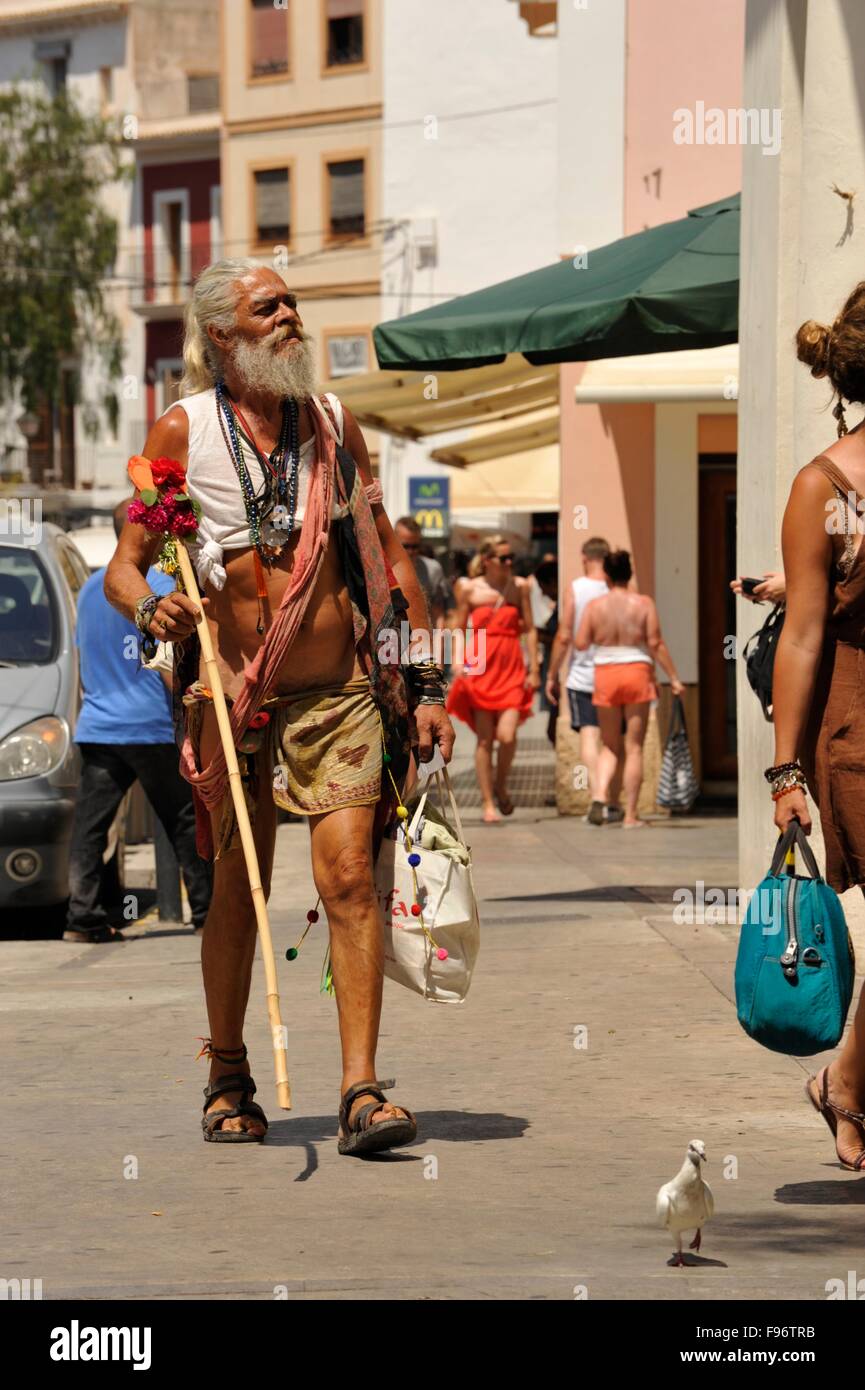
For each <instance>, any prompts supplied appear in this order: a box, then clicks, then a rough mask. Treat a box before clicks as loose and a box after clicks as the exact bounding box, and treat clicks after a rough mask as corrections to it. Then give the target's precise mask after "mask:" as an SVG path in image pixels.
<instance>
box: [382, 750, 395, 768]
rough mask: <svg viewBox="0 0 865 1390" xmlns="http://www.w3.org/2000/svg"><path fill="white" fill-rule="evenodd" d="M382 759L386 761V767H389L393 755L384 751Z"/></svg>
mask: <svg viewBox="0 0 865 1390" xmlns="http://www.w3.org/2000/svg"><path fill="white" fill-rule="evenodd" d="M381 760H382V762H383V763H384V765H385V767H388V766H389V765H390V763H392V762H393V758H392V757H391V755H390V753H382V755H381Z"/></svg>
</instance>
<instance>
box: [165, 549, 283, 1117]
mask: <svg viewBox="0 0 865 1390" xmlns="http://www.w3.org/2000/svg"><path fill="white" fill-rule="evenodd" d="M177 561H178V564H179V566H180V573H181V574H182V576H183V587H184V589H185V590H186V592H187V594H188V596H189V598H191V599H192V602H193V603H196V604H198V605H199V607H200V605H201V595H200V594H199V592H198V584H197V583H196V580H195V573H194V571H193V568H192V563H191V561H190V559H189V552H188V551H187V549H186V546H185V545H184V544H183V542H182V541H181V540H178V541H177ZM201 614H202V618H201V622H200V623H199V624H198V635H199V639H200V641H201V650H202V652H203V654H204V665H205V668H206V670H207V681H208V685H209V687H210V689H211V690H212V691H213V708H214V710H215V711H216V722H217V725H218V727H219V737H220V739H221V741H222V751H223V752H224V754H225V761H226V763H227V765H228V784H229V786H230V788H231V798H232V801H233V802H234V811H235V815H236V816H237V827H238V829H239V831H240V841H241V844H242V845H243V857H244V859H245V860H246V872H247V874H248V876H249V887H250V891H251V893H252V901H253V905H254V907H255V920H256V923H257V926H258V939H259V942H260V943H261V958H262V960H263V962H264V975H265V979H266V981H267V1016H268V1018H269V1020H270V1031H271V1037H272V1039H273V1065H274V1071H275V1073H276V1095H277V1100H278V1102H279V1105H280V1107H281V1108H282V1109H283V1110H290V1109H291V1086H290V1085H289V1080H288V1062H287V1057H286V1047H285V1043H286V1035H285V1029H284V1027H283V1025H282V1020H281V1018H280V1015H279V989H278V986H277V979H276V962H275V960H274V956H273V940H272V938H271V935H270V919H269V918H268V915H267V903H266V901H265V897H264V889H263V888H262V886H261V875H260V874H259V870H258V855H257V854H256V851H255V841H254V840H253V838H252V826H251V825H250V822H249V811H248V810H247V807H246V798H245V797H244V795H243V784H242V782H241V778H240V767H239V765H238V761H237V749H236V748H235V746H234V739H233V737H232V734H231V724H230V722H229V715H228V705H227V704H226V703H225V691H224V690H223V688H222V677H221V675H220V673H219V666H218V665H217V662H216V655H215V653H214V650H213V642H212V641H211V637H210V628H209V627H208V625H207V618H206V617H205V616H204V609H203V608H202V609H201Z"/></svg>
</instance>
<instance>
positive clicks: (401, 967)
mask: <svg viewBox="0 0 865 1390" xmlns="http://www.w3.org/2000/svg"><path fill="white" fill-rule="evenodd" d="M434 779H435V783H436V787H437V789H438V793H439V798H440V799H441V798H442V790H443V789H444V790H445V791H446V792H447V796H448V801H449V809H450V812H451V815H452V817H453V824H451V823H450V822H449V821H448V820H447V818H446V815H445V812H444V810H442V812H441V813H440V815H439V816H437V817H436V821H435V822H433V821H432V820H431V822H430V823H431V829H433V830H434V828H435V824H436V823H441V822H444V825H445V828H446V832H449V835H450V836H452V837H453V840H454V841H455V842H456V846H457V848H456V851H451V852H446V851H444V850H439V849H435V848H430V849H427V848H424V846H423V845H422V844H421V843H420V838H419V836H418V828H419V826H420V825H421V822H422V818H423V816H424V811H425V808H426V803H427V796H428V792H424V794H423V796H422V797H421V798H420V801H419V802H418V805H417V807H416V809H415V811H414V814H413V816H412V819H411V822H410V823H409V838H410V840H411V842H412V847H413V849H414V850H415V851H416V852H417V853H418V854H419V855H420V864H418V866H417V869H416V874H417V882H418V893H419V902H420V905H421V907H422V908H423V920H424V923H425V925H426V928H427V931H428V932H429V934H430V936H432V938H433V940H434V941H435V946H433V945H432V943H431V942H430V941H429V939H428V937H427V936H426V933H425V932H424V930H423V927H422V926H421V924H420V921H419V920H418V918H417V917H415V916H413V915H412V911H411V907H412V903H413V902H414V901H415V894H414V884H413V881H412V871H411V865H410V864H409V862H408V854H409V849H408V846H407V844H406V840H405V837H404V836H403V835H402V833H401V832H398V837H397V839H395V840H393V839H385V840H383V841H382V844H381V849H380V850H379V855H378V859H377V861H376V869H375V883H376V892H377V894H378V900H379V906H380V908H381V913H382V919H383V921H384V973H385V975H387V976H388V978H389V979H391V980H395V981H396V982H397V984H400V985H405V986H406V987H407V988H408V989H412V990H415V991H416V993H418V994H421V995H423V997H424V999H431V1000H433V1001H434V1002H436V1003H439V1004H462V1003H463V1001H464V1000H465V997H466V995H467V993H468V989H469V985H470V984H471V979H472V971H473V970H474V966H475V961H476V959H477V954H478V950H479V948H480V921H479V919H478V909H477V901H476V898H475V890H474V884H473V882H472V870H471V855H470V852H469V849H468V846H467V845H466V843H465V836H464V835H463V829H462V824H461V823H460V818H459V811H458V810H457V805H456V801H455V800H454V795H453V791H452V789H451V784H450V778H449V777H448V774H447V771H446V770H444V769H442V771H441V772H436V773H434ZM427 838H429V837H427ZM445 838H447V835H446V837H445ZM461 858H462V859H464V860H465V862H464V863H461V862H460V859H461ZM437 948H438V949H440V950H445V951H447V957H446V959H445V960H440V959H439V958H438V955H437Z"/></svg>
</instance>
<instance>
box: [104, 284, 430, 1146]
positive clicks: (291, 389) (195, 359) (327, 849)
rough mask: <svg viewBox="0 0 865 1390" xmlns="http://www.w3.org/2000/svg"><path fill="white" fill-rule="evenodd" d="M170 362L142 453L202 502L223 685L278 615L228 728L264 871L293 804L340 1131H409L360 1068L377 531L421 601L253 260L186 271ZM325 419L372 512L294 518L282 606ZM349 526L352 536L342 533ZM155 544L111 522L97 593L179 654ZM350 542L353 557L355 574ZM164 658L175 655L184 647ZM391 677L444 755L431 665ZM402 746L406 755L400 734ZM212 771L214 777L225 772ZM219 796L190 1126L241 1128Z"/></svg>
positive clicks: (373, 938) (249, 1107)
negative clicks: (325, 943)
mask: <svg viewBox="0 0 865 1390" xmlns="http://www.w3.org/2000/svg"><path fill="white" fill-rule="evenodd" d="M184 366H185V374H184V389H185V391H186V395H185V397H184V399H183V400H182V401H181V403H180V404H179V405H177V406H174V407H172V408H171V409H170V410H168V411H167V412H166V413H165V414H164V415H163V416H162V417H161V418H160V419H159V420H158V421H157V422H156V424H155V425H154V426H153V428H152V430H151V431H150V434H149V435H148V439H147V443H146V445H145V448H144V454H145V456H146V457H147V458H148V459H151V460H152V459H156V458H160V457H164V458H168V459H173V460H177V461H178V462H179V463H180V464H181V465H182V466H183V467H184V468H185V470H186V481H187V487H188V490H189V492H190V495H191V496H192V497H193V499H195V500H196V501H197V502H198V503H199V504H200V506H201V510H202V515H201V522H200V527H199V538H198V539H199V544H198V546H197V547H196V548H195V561H196V565H197V568H198V573H199V577H200V579H201V583H202V598H203V603H204V612H205V619H206V620H207V622H208V624H209V626H210V629H211V634H212V637H213V641H214V646H215V650H216V656H217V662H218V665H219V669H220V674H221V676H222V681H223V685H224V687H225V692H226V696H227V698H228V699H229V700H235V699H238V698H239V697H240V698H244V691H245V689H246V686H245V682H246V675H245V673H246V671H247V669H248V668H249V666H250V664H251V663H252V661H253V660H254V659H255V658H256V656H257V654H258V652H259V650H260V648H261V646H262V644H263V643H264V642H265V638H266V636H267V633H268V632H269V631H270V630H271V629H273V631H274V636H275V637H276V636H278V635H279V634H282V633H289V632H290V633H291V636H290V639H289V645H288V646H287V648H285V653H284V655H282V656H278V657H276V658H274V661H275V662H276V663H277V664H278V670H277V671H276V675H275V678H274V679H273V681H272V683H269V688H268V690H267V692H260V693H261V695H262V698H265V697H266V698H267V700H268V704H269V708H270V709H271V711H272V714H271V715H270V717H269V718H270V722H269V723H267V724H265V725H263V726H262V730H263V732H261V733H260V734H259V733H257V732H256V731H255V730H253V729H252V726H249V727H248V728H247V729H246V732H245V733H244V735H243V737H242V740H241V742H240V743H239V750H240V752H241V753H242V754H244V756H245V757H246V759H247V762H246V766H247V769H248V771H249V774H250V778H251V780H250V781H249V782H248V783H247V786H248V790H249V795H250V797H251V798H252V799H253V801H254V807H253V825H254V835H255V842H256V850H257V854H258V861H259V866H260V870H261V878H262V882H263V883H264V885H265V891H266V892H267V891H269V889H268V885H269V880H270V870H271V865H272V863H273V854H274V844H275V830H276V813H275V804H278V805H280V806H286V807H289V808H290V809H292V810H294V811H296V812H298V813H299V814H301V815H303V816H305V817H306V819H307V820H308V823H309V826H310V832H311V844H312V864H313V876H314V879H315V884H316V888H317V889H318V891H319V893H320V896H321V900H322V902H323V904H324V909H325V913H326V916H327V923H328V927H329V930H330V945H331V960H332V968H333V979H334V983H335V987H336V997H337V1004H338V1014H339V1028H340V1038H341V1043H342V1056H343V1074H342V1084H341V1086H340V1092H339V1094H340V1102H341V1103H340V1107H339V1109H340V1116H339V1151H340V1152H341V1153H349V1154H362V1153H364V1152H367V1151H369V1150H374V1149H384V1148H390V1147H393V1146H395V1145H398V1144H404V1143H408V1142H410V1141H411V1140H412V1139H413V1138H414V1137H415V1134H416V1128H417V1127H416V1123H415V1120H414V1117H413V1116H412V1114H411V1112H410V1111H409V1110H408V1109H407V1107H405V1106H402V1107H400V1106H393V1105H391V1104H390V1103H389V1102H388V1101H387V1100H386V1099H385V1097H384V1095H383V1089H384V1086H383V1084H382V1083H380V1082H376V1081H375V1077H376V1062H375V1053H376V1046H377V1042H378V1031H379V1019H380V1013H381V996H382V973H383V950H384V940H383V928H382V921H381V916H380V909H379V905H378V901H377V897H376V891H375V884H374V879H373V820H374V815H375V811H376V807H377V805H378V803H379V802H380V801H381V799H382V795H383V791H382V786H383V782H382V778H383V775H384V772H385V768H386V767H387V766H388V765H389V763H390V762H391V761H393V762H397V759H396V758H393V759H391V758H390V756H389V758H388V762H387V763H385V761H384V759H383V756H382V739H383V733H382V730H383V727H384V726H383V723H382V721H381V720H380V719H379V706H377V705H376V704H375V703H374V702H373V698H372V694H371V692H370V677H369V675H368V674H367V672H368V671H369V668H370V657H369V637H368V635H364V636H363V637H361V638H360V639H359V640H358V636H357V634H358V632H359V631H360V628H361V627H362V626H363V623H362V620H361V619H360V617H359V608H358V603H357V599H356V594H357V592H358V584H359V583H360V584H361V585H363V586H366V585H367V584H369V583H371V582H373V581H374V583H375V585H376V594H377V595H378V597H376V603H377V605H378V607H379V609H380V608H381V605H382V599H381V596H380V594H381V590H382V586H383V590H384V593H385V594H387V592H388V590H389V589H390V591H391V592H393V591H392V584H391V580H390V578H389V575H388V573H387V571H386V567H385V565H384V563H383V561H382V557H381V555H379V553H378V551H377V549H376V542H378V543H380V545H381V550H382V552H383V555H384V559H385V560H386V561H387V564H389V565H390V568H391V571H392V573H393V575H394V576H395V579H396V583H397V585H398V586H399V588H400V589H401V591H402V594H403V596H404V598H405V600H406V603H407V608H408V618H409V622H410V625H411V628H412V629H413V630H415V631H417V629H422V630H426V631H427V632H428V631H429V617H428V613H427V608H426V603H425V600H424V597H423V593H422V591H421V589H420V586H419V584H418V582H417V579H416V577H415V572H414V567H413V565H412V562H411V560H410V559H409V558H408V556H407V555H406V553H405V551H404V550H403V549H402V547H401V545H400V544H399V542H398V540H397V539H396V537H395V536H394V533H393V529H392V527H391V524H390V522H389V520H388V518H387V516H386V514H385V512H384V509H383V507H382V506H381V501H380V499H381V490H380V488H379V489H378V491H377V492H376V487H375V484H374V482H373V479H372V473H371V469H370V463H369V455H368V453H367V449H366V444H365V442H364V439H363V435H362V434H361V432H360V429H359V427H358V425H357V422H356V421H355V420H354V419H353V417H352V416H351V414H350V413H349V412H348V411H347V410H346V411H343V410H342V408H341V406H340V404H339V402H338V401H337V400H336V398H335V397H331V398H330V400H329V406H330V410H329V412H328V410H327V409H326V408H325V406H324V405H323V404H322V403H321V401H319V400H318V399H317V398H316V396H315V394H314V392H315V370H314V357H313V348H312V343H311V340H310V339H309V338H308V337H307V335H306V334H305V332H304V329H303V323H302V321H301V318H300V315H299V313H298V310H297V302H296V299H295V297H294V295H293V294H291V293H290V292H289V290H288V289H287V287H286V285H285V282H284V281H283V280H282V278H281V277H280V276H279V275H278V274H276V272H275V271H273V270H271V269H269V268H267V267H265V266H261V265H259V264H258V263H257V262H255V261H224V262H219V263H217V264H216V265H213V266H210V267H208V268H207V270H205V271H204V272H202V274H201V275H200V276H199V278H198V280H197V282H196V285H195V288H194V291H193V296H192V301H191V304H190V306H189V308H188V310H187V316H186V338H185V343H184ZM325 429H326V430H327V431H329V433H330V435H332V436H335V437H336V440H337V442H338V444H339V445H341V446H343V447H344V449H345V451H346V452H347V453H348V454H350V455H351V459H352V460H353V461H354V466H355V467H356V470H357V474H358V475H359V478H358V482H359V483H361V484H362V486H363V489H364V491H365V492H366V495H367V498H368V499H369V502H370V504H371V507H372V520H373V522H374V529H371V528H370V527H369V520H368V517H369V514H368V512H366V511H364V510H363V509H361V510H360V511H358V512H357V513H356V514H355V517H356V519H357V518H359V519H360V522H361V524H362V527H363V528H364V530H363V535H362V537H361V539H360V540H358V533H357V529H356V526H355V527H354V528H353V529H346V528H345V527H342V526H341V525H340V524H338V523H337V522H336V519H337V518H339V516H340V515H341V513H340V510H339V508H338V507H337V508H336V510H335V511H334V510H332V512H331V523H330V524H329V526H328V527H327V529H326V531H325V528H324V527H321V528H320V529H319V528H318V527H316V529H315V531H314V532H313V530H312V528H311V527H307V529H306V533H305V536H304V545H305V546H306V547H307V552H306V553H312V552H313V550H315V547H316V545H317V544H318V542H317V541H316V540H315V538H316V537H318V536H321V535H322V534H326V535H327V544H326V547H325V548H324V550H323V552H322V553H321V559H320V561H318V562H317V564H318V568H313V567H312V566H311V565H307V566H306V567H305V568H304V569H299V570H298V574H297V576H294V579H295V584H294V587H293V589H292V598H291V599H290V600H287V604H286V607H285V608H284V610H282V611H281V605H282V600H283V596H284V595H285V594H286V590H287V589H288V588H289V586H290V585H292V581H293V568H294V558H295V553H296V551H297V548H298V540H299V538H300V535H301V522H302V520H303V517H304V514H305V509H306V507H307V506H308V505H312V506H313V511H314V514H315V515H316V517H318V512H319V511H321V509H322V506H323V500H324V498H325V497H326V495H327V488H328V487H331V486H332V487H333V489H334V496H335V495H336V472H335V473H334V478H333V480H332V482H330V483H325V481H324V474H323V471H322V470H323V467H324V464H323V462H322V456H321V455H315V453H314V451H315V450H316V444H315V441H316V440H323V439H325ZM322 447H323V446H322ZM328 452H329V446H328ZM334 467H335V469H338V468H339V467H340V465H339V463H338V462H337V463H336V464H335V465H334ZM340 476H341V475H340ZM355 495H356V494H355ZM311 499H313V500H312V501H311ZM355 505H357V504H355ZM344 511H345V507H343V512H344ZM352 537H354V540H355V542H356V547H355V550H354V551H351V550H350V548H349V547H350V545H351V543H352ZM357 546H359V550H358V549H357ZM155 549H156V543H155V542H153V541H152V540H151V539H150V538H149V537H148V536H147V534H146V532H145V531H144V529H143V527H140V526H132V525H129V524H127V525H126V527H125V528H124V531H123V534H122V536H121V539H120V542H119V545H118V549H117V552H116V554H115V557H114V559H113V561H112V563H111V565H110V566H109V569H108V573H107V576H106V582H105V589H106V594H107V596H108V598H109V600H110V601H111V602H112V603H113V604H114V606H115V607H116V608H118V609H119V610H120V611H121V612H123V613H126V614H127V615H128V616H129V617H131V618H133V619H135V618H136V613H138V615H139V625H140V626H141V630H142V631H146V632H147V633H148V634H149V635H150V636H152V637H154V638H156V639H160V640H164V641H172V642H173V643H174V644H175V656H176V657H177V650H178V644H180V646H181V648H182V643H183V639H184V638H188V637H189V636H190V634H191V633H192V632H193V631H194V628H195V623H196V619H197V618H198V617H199V615H198V613H197V611H196V609H195V607H194V605H193V604H192V602H191V601H190V600H189V599H188V598H187V597H186V596H185V595H184V594H181V593H174V594H172V595H170V596H168V597H166V598H162V599H160V600H159V602H158V603H157V604H156V605H155V608H153V609H152V610H151V608H150V607H148V604H149V603H150V602H151V600H150V597H149V591H148V585H147V581H146V578H145V576H146V573H147V569H148V566H149V564H150V563H151V562H152V559H153V556H154V551H155ZM315 553H318V552H317V551H315ZM346 555H349V556H352V557H353V558H352V559H351V565H352V566H353V568H352V571H351V574H350V576H349V578H350V579H351V583H352V586H353V587H352V588H351V589H350V588H349V583H348V580H347V571H346V561H345V556H346ZM358 555H360V557H361V558H362V557H363V556H364V555H366V556H367V557H368V559H369V563H370V564H371V565H372V568H373V570H374V571H375V573H374V575H372V577H371V575H370V572H368V571H367V570H363V573H362V575H361V576H360V578H358V573H357V563H356V562H357V556H358ZM305 576H312V578H310V579H306V578H305ZM301 599H302V603H301ZM277 614H280V622H279V624H278V625H275V616H276V615H277ZM287 617H290V621H289V622H286V618H287ZM281 640H282V639H281ZM365 642H366V643H367V646H366V647H365V648H364V645H363V644H364V643H365ZM283 648H284V643H283V644H282V645H281V644H279V643H277V642H272V643H271V645H270V648H269V650H270V651H271V652H274V651H275V652H280V653H281V652H283ZM431 650H432V647H431V643H430V645H429V646H428V647H427V651H428V652H429V651H431ZM391 659H392V658H391ZM179 660H180V663H181V666H180V668H179V669H182V667H183V657H182V651H181V656H180V658H179ZM184 674H185V673H184ZM196 676H198V680H195V677H196ZM409 677H411V679H409ZM191 682H192V683H191V684H189V685H188V686H186V691H185V694H186V699H185V700H184V705H185V706H186V719H187V723H186V734H187V743H186V746H187V747H188V746H189V745H190V744H191V746H192V750H193V754H194V756H195V760H196V767H195V771H196V774H197V775H201V774H202V773H206V769H208V768H209V767H210V765H211V763H212V762H213V754H214V749H216V748H217V747H218V731H217V726H216V720H215V715H214V710H213V706H212V698H211V696H210V691H209V689H208V688H207V686H208V682H207V672H206V670H205V669H204V668H203V666H202V668H201V669H200V670H199V671H197V672H192V673H191ZM407 684H408V685H410V686H411V687H412V689H413V690H414V696H413V698H412V700H411V705H412V707H413V714H414V719H415V723H416V728H417V737H418V750H419V756H420V758H421V760H426V759H428V758H429V757H430V756H431V755H432V752H433V749H434V746H436V745H438V747H439V748H440V749H441V751H442V754H443V757H444V759H445V761H446V762H447V761H449V759H450V756H451V751H452V747H453V729H452V727H451V724H450V720H449V719H448V716H447V714H446V713H445V710H444V689H443V679H442V676H441V674H440V673H439V672H437V671H435V670H431V669H428V668H427V667H424V668H418V669H415V670H411V669H409V670H408V672H407ZM184 685H185V680H184ZM259 745H260V746H259ZM400 756H401V757H403V758H404V757H405V746H404V744H403V745H401V748H400ZM241 765H242V766H243V760H241ZM216 786H217V795H218V794H220V792H219V788H221V782H219V781H218V780H217V783H216ZM384 786H387V782H386V781H385V783H384ZM400 790H401V789H400ZM225 809H227V810H228V811H229V812H230V809H231V808H230V802H226V801H223V803H222V805H221V806H219V807H218V808H217V809H215V810H213V811H212V812H211V816H210V822H209V823H208V822H207V821H202V825H203V828H204V830H205V831H207V830H208V829H209V830H210V833H211V837H212V841H213V843H214V845H215V846H216V847H217V849H218V852H217V855H216V861H215V872H214V886H213V899H212V905H211V910H210V913H209V914H208V917H207V921H206V923H205V927H204V935H203V941H202V968H203V973H204V986H205V994H206V998H207V1010H208V1017H209V1020H210V1027H211V1030H212V1038H211V1039H209V1040H208V1044H207V1047H206V1052H207V1055H208V1056H209V1057H210V1062H211V1071H210V1080H211V1085H210V1086H209V1087H208V1088H206V1090H205V1097H206V1103H205V1113H204V1117H203V1120H202V1127H203V1130H204V1138H205V1139H206V1140H208V1141H211V1142H253V1141H257V1140H261V1139H262V1138H263V1137H264V1133H265V1130H266V1128H267V1120H266V1118H265V1116H264V1113H263V1111H262V1110H261V1108H260V1107H259V1106H258V1105H256V1104H255V1103H254V1102H253V1101H252V1100H251V1096H252V1095H253V1094H254V1091H255V1087H254V1084H253V1083H252V1081H251V1078H250V1077H249V1066H248V1063H247V1061H246V1049H245V1046H244V1043H243V1023H244V1017H245V1012H246V1004H247V999H248V995H249V984H250V974H251V969H252V961H253V956H254V953H255V940H256V925H255V914H254V910H253V906H252V899H251V895H250V892H249V885H248V881H247V876H246V867H245V861H244V856H243V854H242V852H241V849H240V847H239V845H238V846H237V847H235V841H234V838H233V837H231V835H230V833H229V834H226V833H225V832H226V829H227V830H228V831H229V832H230V830H231V825H230V820H231V817H230V815H228V816H226V817H223V815H222V812H223V810H225ZM286 906H288V904H286ZM290 906H291V907H292V908H293V909H295V910H297V909H298V908H300V907H301V906H302V904H301V903H300V902H299V901H297V900H294V901H292V903H291V904H290Z"/></svg>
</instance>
